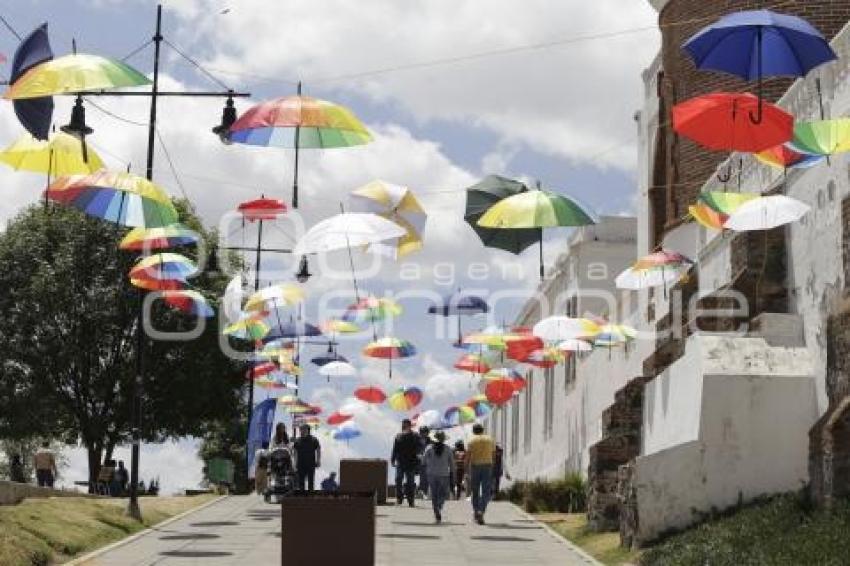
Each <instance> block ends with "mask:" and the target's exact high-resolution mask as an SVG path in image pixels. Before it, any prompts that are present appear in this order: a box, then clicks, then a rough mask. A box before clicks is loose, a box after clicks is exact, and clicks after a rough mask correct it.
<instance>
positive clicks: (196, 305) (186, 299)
mask: <svg viewBox="0 0 850 566" xmlns="http://www.w3.org/2000/svg"><path fill="white" fill-rule="evenodd" d="M160 296H161V297H162V299H163V300H164V301H165V302H166V303H167V304H168V305H170V306H172V307H174V308H176V309H178V310H180V311H182V312H185V313H187V314H191V315H195V316H200V317H203V318H212V317H214V316H215V311H214V310H213V308H212V307H211V306H210V304H209V303H208V302H207V300H206V299H205V298H204V296H203V295H201V294H200V293H199V292H197V291H192V290H190V289H181V290H176V291H161V292H160Z"/></svg>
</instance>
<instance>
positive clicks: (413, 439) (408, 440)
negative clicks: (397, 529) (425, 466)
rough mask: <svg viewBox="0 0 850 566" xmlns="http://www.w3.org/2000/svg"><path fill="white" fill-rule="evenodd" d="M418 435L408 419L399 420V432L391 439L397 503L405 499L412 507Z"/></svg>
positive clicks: (391, 460)
mask: <svg viewBox="0 0 850 566" xmlns="http://www.w3.org/2000/svg"><path fill="white" fill-rule="evenodd" d="M421 445H422V444H421V442H420V439H419V436H418V435H417V434H416V433H415V432H413V427H412V424H411V422H410V419H404V420H403V421H401V432H400V433H399V434H397V435H396V437H395V440H394V441H393V451H392V455H391V456H390V463H391V464H392V465H393V466H394V467H395V489H396V499H397V500H398V504H399V505H401V504H402V502H403V501H404V500H405V498H406V499H407V504H408V505H410V506H411V507H414V506H415V504H414V502H413V501H414V498H415V497H416V471H417V470H418V469H419V450H420V447H421Z"/></svg>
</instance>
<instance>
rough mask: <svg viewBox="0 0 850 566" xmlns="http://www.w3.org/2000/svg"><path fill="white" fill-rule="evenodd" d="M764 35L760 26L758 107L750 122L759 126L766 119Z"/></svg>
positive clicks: (751, 115)
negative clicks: (763, 92)
mask: <svg viewBox="0 0 850 566" xmlns="http://www.w3.org/2000/svg"><path fill="white" fill-rule="evenodd" d="M763 35H764V31H763V30H762V27H761V26H759V29H758V37H757V40H756V57H758V79H759V82H758V99H759V104H758V109H757V110H756V114H755V115H753V111H752V110H750V122H752V123H753V124H754V125H756V126H758V125H759V124H761V123H762V120H764V100H763V99H762V91H763V88H762V87H763V83H764V58H763V57H762V43H763Z"/></svg>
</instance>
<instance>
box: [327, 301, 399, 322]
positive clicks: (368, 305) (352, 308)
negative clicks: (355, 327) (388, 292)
mask: <svg viewBox="0 0 850 566" xmlns="http://www.w3.org/2000/svg"><path fill="white" fill-rule="evenodd" d="M402 312H403V309H402V308H401V305H399V304H398V303H396V302H395V301H393V300H392V299H387V298H380V299H379V298H377V297H364V298H362V299H360V300H359V301H357V302H356V303H354V304H352V305H349V307H348V308H347V309H346V310H345V312H344V313H343V315H342V320H344V321H345V322H355V323H358V322H359V323H367V322H368V323H372V322H376V321H379V320H384V319H385V318H392V317H395V316H399V315H400V314H401V313H402Z"/></svg>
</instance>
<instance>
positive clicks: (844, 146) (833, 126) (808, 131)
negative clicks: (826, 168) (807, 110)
mask: <svg viewBox="0 0 850 566" xmlns="http://www.w3.org/2000/svg"><path fill="white" fill-rule="evenodd" d="M790 146H791V148H792V149H794V150H796V151H801V152H804V153H809V154H812V155H820V156H826V157H829V156H832V155H835V154H838V153H844V152H847V151H850V118H838V119H835V120H819V121H816V122H797V124H795V125H794V138H793V139H792V140H791V143H790Z"/></svg>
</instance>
